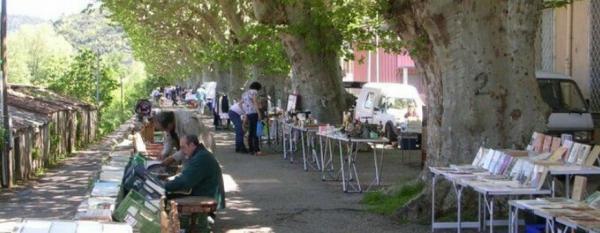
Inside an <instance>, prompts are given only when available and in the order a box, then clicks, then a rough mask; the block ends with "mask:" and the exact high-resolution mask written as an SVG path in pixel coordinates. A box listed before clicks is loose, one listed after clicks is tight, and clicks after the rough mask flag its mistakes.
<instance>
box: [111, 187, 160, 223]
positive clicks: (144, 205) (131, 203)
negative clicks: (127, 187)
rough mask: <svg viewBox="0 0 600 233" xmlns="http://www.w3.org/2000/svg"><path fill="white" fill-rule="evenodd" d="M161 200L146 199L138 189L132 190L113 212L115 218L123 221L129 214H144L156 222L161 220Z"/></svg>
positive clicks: (134, 215) (132, 215)
mask: <svg viewBox="0 0 600 233" xmlns="http://www.w3.org/2000/svg"><path fill="white" fill-rule="evenodd" d="M159 201H160V200H154V199H146V198H144V196H142V195H141V194H139V193H138V192H136V191H131V192H129V194H127V196H126V197H125V199H123V201H121V202H120V203H119V205H118V206H117V209H116V210H115V212H114V213H113V218H114V219H115V220H117V221H120V222H123V221H125V220H126V219H127V217H128V216H130V217H136V216H137V215H139V214H143V215H144V216H143V217H145V218H150V219H151V220H152V221H154V222H160V221H159V220H160V207H159V205H158V203H157V202H159Z"/></svg>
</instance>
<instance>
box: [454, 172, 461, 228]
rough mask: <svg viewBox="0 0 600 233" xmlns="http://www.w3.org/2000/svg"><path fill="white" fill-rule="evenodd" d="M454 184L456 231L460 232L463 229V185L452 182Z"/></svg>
mask: <svg viewBox="0 0 600 233" xmlns="http://www.w3.org/2000/svg"><path fill="white" fill-rule="evenodd" d="M452 185H453V186H454V192H455V193H456V211H457V215H456V232H458V233H460V232H461V231H462V216H461V215H462V191H463V187H462V186H460V185H457V184H456V183H455V182H452Z"/></svg>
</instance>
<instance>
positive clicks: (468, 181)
mask: <svg viewBox="0 0 600 233" xmlns="http://www.w3.org/2000/svg"><path fill="white" fill-rule="evenodd" d="M429 169H430V172H431V173H432V174H433V178H432V200H435V187H436V182H437V178H438V177H440V176H441V177H444V178H445V179H446V180H448V181H449V182H451V183H452V185H453V190H454V192H455V194H456V198H457V200H456V203H457V220H456V222H436V221H435V201H432V205H431V213H432V214H431V219H432V224H431V227H432V231H435V230H437V229H449V228H456V231H457V232H461V231H462V229H463V228H477V229H478V230H479V231H482V230H483V229H484V228H485V227H486V226H489V232H490V233H493V232H494V226H499V225H509V222H507V221H496V220H494V209H495V201H496V199H497V198H498V197H508V198H513V197H517V196H534V195H536V196H540V195H541V196H543V195H550V194H551V193H552V191H551V190H538V189H535V188H527V187H523V188H506V187H493V186H489V185H487V184H485V183H482V182H481V181H474V180H473V178H474V177H477V176H480V175H486V174H488V173H487V172H484V173H472V174H454V173H451V172H448V171H445V170H443V169H444V168H438V167H430V168H429ZM507 182H512V181H507ZM465 187H468V188H471V189H472V190H474V191H475V192H477V193H478V221H477V222H463V221H462V193H463V191H464V188H465ZM482 201H483V202H482ZM488 216H489V219H488Z"/></svg>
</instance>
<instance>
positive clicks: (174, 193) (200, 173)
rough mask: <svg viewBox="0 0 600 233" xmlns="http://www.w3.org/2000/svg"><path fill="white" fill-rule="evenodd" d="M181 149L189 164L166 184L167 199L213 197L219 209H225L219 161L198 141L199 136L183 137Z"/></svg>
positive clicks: (189, 135)
mask: <svg viewBox="0 0 600 233" xmlns="http://www.w3.org/2000/svg"><path fill="white" fill-rule="evenodd" d="M179 147H180V151H181V152H182V153H183V155H184V156H185V157H186V159H187V160H186V161H187V162H186V163H184V165H183V169H182V170H181V173H179V174H178V175H176V176H175V177H174V178H173V179H171V180H170V181H167V182H166V183H165V191H166V192H167V197H168V198H176V197H180V196H203V197H211V198H214V199H215V201H216V202H217V206H218V208H219V209H222V208H225V191H224V190H225V189H224V186H223V174H222V172H221V166H220V165H219V162H218V161H217V159H215V157H214V156H213V155H212V153H210V151H208V150H207V149H206V148H205V147H204V146H203V145H202V144H201V143H200V142H199V141H198V136H197V135H193V134H188V135H185V136H183V137H182V138H181V140H180V144H179Z"/></svg>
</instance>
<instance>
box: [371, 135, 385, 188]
mask: <svg viewBox="0 0 600 233" xmlns="http://www.w3.org/2000/svg"><path fill="white" fill-rule="evenodd" d="M373 147H374V148H373V160H374V162H375V182H376V183H375V184H377V185H381V182H380V180H379V166H378V164H377V145H376V144H374V145H373ZM381 157H382V159H383V150H382V151H381Z"/></svg>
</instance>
